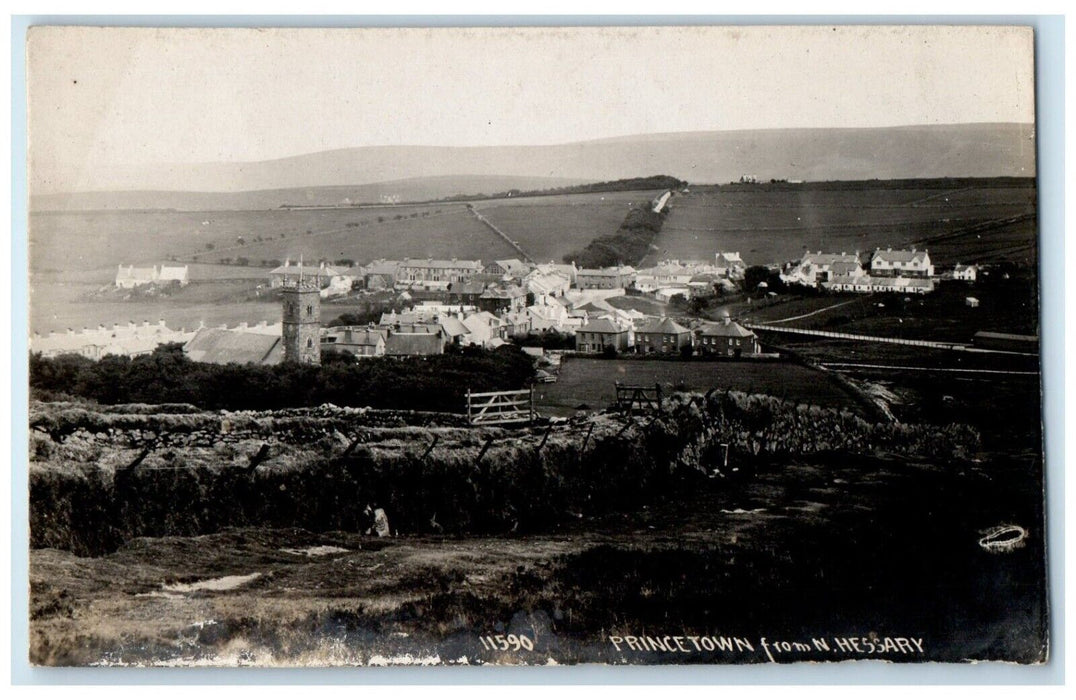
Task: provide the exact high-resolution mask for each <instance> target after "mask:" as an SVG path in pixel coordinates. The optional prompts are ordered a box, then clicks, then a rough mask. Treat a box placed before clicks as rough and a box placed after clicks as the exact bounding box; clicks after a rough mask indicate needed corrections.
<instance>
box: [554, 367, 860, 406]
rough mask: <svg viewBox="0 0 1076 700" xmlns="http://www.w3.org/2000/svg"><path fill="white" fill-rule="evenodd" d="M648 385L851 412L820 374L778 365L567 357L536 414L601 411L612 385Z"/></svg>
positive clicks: (843, 392) (844, 393)
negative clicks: (767, 397)
mask: <svg viewBox="0 0 1076 700" xmlns="http://www.w3.org/2000/svg"><path fill="white" fill-rule="evenodd" d="M617 381H619V382H622V383H624V384H630V385H639V386H650V387H652V386H653V385H654V384H655V383H660V384H661V385H662V388H663V389H665V390H666V391H667V392H669V393H671V392H673V391H677V390H682V389H689V390H694V391H708V390H709V389H712V388H715V387H716V388H717V389H731V390H735V391H744V392H748V393H760V394H770V395H773V396H778V397H780V398H785V399H788V400H791V401H797V402H801V403H806V404H812V405H817V406H826V407H837V408H849V409H855V408H856V407H857V405H858V404H857V402H856V398H855V397H854V396H853V395H852V393H851V392H850V391H849V390H848V389H846V388H845V387H843V386H842V385H841V384H840V383H838V382H837V381H835V380H833V379H832V378H831V377H828V376H827V375H826V374H825V373H823V372H820V371H818V370H813V369H810V368H807V367H803V366H800V365H795V364H789V363H784V362H780V363H778V362H750V361H742V362H725V361H709V362H707V361H691V362H685V361H680V360H637V359H621V360H605V359H589V358H580V357H570V358H566V359H565V360H564V363H563V365H562V366H561V368H560V374H559V377H558V379H557V381H556V382H555V383H552V384H539V385H536V386H535V403H536V404H537V406H538V410H539V412H541V413H543V414H547V415H553V416H565V415H572V414H573V413H575V410H576V409H577V408H578V407H579V406H581V405H586V406H588V407H589V408H590V409H603V408H606V407H608V406H609V405H610V404H612V403H613V402H614V401H615V399H616V389H615V382H617Z"/></svg>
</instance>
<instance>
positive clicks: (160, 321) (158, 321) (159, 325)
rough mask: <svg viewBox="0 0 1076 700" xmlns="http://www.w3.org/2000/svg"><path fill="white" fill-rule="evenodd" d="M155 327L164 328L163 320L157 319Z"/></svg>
mask: <svg viewBox="0 0 1076 700" xmlns="http://www.w3.org/2000/svg"><path fill="white" fill-rule="evenodd" d="M157 327H158V328H164V319H163V318H159V319H157Z"/></svg>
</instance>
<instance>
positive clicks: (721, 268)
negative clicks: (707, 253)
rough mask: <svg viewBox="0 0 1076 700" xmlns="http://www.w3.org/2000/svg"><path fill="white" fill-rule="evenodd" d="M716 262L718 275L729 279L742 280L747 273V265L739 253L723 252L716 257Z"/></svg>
mask: <svg viewBox="0 0 1076 700" xmlns="http://www.w3.org/2000/svg"><path fill="white" fill-rule="evenodd" d="M715 261H716V262H715V267H717V273H718V274H719V275H721V276H722V277H727V278H728V279H732V280H741V279H743V276H744V273H745V272H746V271H747V265H746V264H745V263H744V261H743V259H742V258H740V254H739V252H735V253H733V252H729V251H723V252H721V253H718V254H717V255H716V256H715Z"/></svg>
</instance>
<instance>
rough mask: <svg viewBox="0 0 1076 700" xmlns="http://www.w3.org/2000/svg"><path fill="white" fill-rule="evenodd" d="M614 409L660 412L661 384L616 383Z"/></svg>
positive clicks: (624, 411) (633, 411) (632, 411)
mask: <svg viewBox="0 0 1076 700" xmlns="http://www.w3.org/2000/svg"><path fill="white" fill-rule="evenodd" d="M616 410H618V411H620V412H622V413H626V414H627V415H629V416H630V415H632V414H633V413H636V412H640V413H651V412H652V413H661V385H660V384H655V385H654V386H652V387H647V386H629V385H627V384H621V383H620V382H617V383H616Z"/></svg>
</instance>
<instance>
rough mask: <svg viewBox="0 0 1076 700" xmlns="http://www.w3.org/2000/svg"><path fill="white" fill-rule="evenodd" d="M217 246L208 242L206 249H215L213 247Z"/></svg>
mask: <svg viewBox="0 0 1076 700" xmlns="http://www.w3.org/2000/svg"><path fill="white" fill-rule="evenodd" d="M216 247H217V246H215V245H213V244H212V243H206V244H205V249H206V250H213V249H214V248H216Z"/></svg>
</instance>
